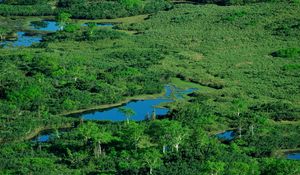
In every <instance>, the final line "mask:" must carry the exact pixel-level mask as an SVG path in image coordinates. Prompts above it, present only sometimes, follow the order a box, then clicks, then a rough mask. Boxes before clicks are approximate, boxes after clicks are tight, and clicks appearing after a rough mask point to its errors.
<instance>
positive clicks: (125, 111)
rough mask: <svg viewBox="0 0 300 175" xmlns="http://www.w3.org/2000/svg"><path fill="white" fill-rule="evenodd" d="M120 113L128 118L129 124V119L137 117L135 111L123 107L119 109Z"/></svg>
mask: <svg viewBox="0 0 300 175" xmlns="http://www.w3.org/2000/svg"><path fill="white" fill-rule="evenodd" d="M119 112H121V113H122V114H123V115H125V117H126V121H127V124H129V118H131V117H132V116H134V115H135V112H134V110H133V109H130V108H126V107H121V108H119Z"/></svg>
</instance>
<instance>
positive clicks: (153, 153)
mask: <svg viewBox="0 0 300 175" xmlns="http://www.w3.org/2000/svg"><path fill="white" fill-rule="evenodd" d="M161 158H162V154H161V153H160V152H159V151H158V150H156V149H147V150H145V151H144V152H143V153H142V155H141V159H142V160H143V161H144V166H146V167H147V168H149V174H153V169H155V168H159V167H160V166H161V165H162V164H163V161H162V160H161Z"/></svg>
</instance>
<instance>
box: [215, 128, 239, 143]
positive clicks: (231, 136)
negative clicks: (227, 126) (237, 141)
mask: <svg viewBox="0 0 300 175" xmlns="http://www.w3.org/2000/svg"><path fill="white" fill-rule="evenodd" d="M234 136H235V133H234V131H231V130H230V131H225V132H223V133H220V134H216V137H217V138H218V139H220V140H226V141H230V140H233V139H234Z"/></svg>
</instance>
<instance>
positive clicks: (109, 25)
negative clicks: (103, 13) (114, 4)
mask: <svg viewBox="0 0 300 175" xmlns="http://www.w3.org/2000/svg"><path fill="white" fill-rule="evenodd" d="M82 26H84V27H86V26H87V24H86V23H85V24H82ZM96 26H97V27H113V26H114V25H113V24H111V23H96Z"/></svg>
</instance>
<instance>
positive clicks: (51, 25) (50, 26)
mask: <svg viewBox="0 0 300 175" xmlns="http://www.w3.org/2000/svg"><path fill="white" fill-rule="evenodd" d="M42 22H43V23H44V25H43V26H37V25H31V26H32V28H33V29H34V30H39V31H46V32H56V31H58V30H59V29H60V27H59V25H58V23H57V22H56V21H42Z"/></svg>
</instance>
